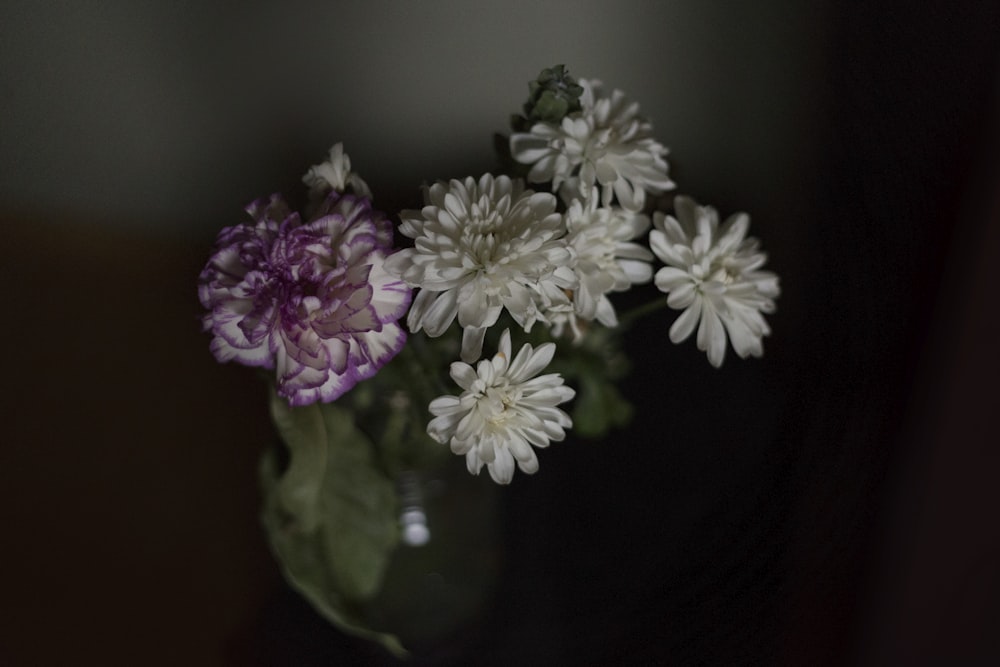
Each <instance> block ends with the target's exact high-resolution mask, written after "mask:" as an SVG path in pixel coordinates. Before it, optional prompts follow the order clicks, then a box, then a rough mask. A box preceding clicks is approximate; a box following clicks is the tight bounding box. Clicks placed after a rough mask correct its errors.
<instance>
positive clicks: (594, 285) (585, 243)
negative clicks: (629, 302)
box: [565, 189, 653, 332]
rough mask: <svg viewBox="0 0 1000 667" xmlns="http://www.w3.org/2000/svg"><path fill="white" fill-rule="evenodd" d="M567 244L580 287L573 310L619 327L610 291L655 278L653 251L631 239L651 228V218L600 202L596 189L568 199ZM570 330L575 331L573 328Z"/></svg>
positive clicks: (610, 325)
mask: <svg viewBox="0 0 1000 667" xmlns="http://www.w3.org/2000/svg"><path fill="white" fill-rule="evenodd" d="M565 222H566V230H567V234H566V242H567V243H568V244H569V246H570V248H572V249H573V254H574V255H575V257H576V262H575V264H574V265H573V270H574V272H575V273H576V275H577V279H578V282H579V285H578V287H577V289H576V290H575V291H574V292H573V304H574V310H573V314H574V315H575V316H577V317H579V318H581V319H583V320H586V321H591V320H594V319H596V320H597V321H598V322H600V323H601V324H603V325H604V326H608V327H613V326H617V325H618V317H617V315H616V314H615V309H614V306H613V305H612V304H611V301H610V299H608V296H607V295H608V294H609V293H611V292H623V291H625V290H628V289H629V288H630V287H631V286H632V285H634V284H637V283H644V282H648V281H649V280H650V279H651V278H652V277H653V267H652V265H651V262H652V261H653V253H651V252H650V251H649V249H648V248H646V247H644V246H642V245H639V244H638V243H634V242H633V241H634V239H636V238H638V237H639V236H641V235H642V234H644V233H645V232H646V230H647V229H649V218H648V217H647V216H645V215H642V214H641V213H634V212H631V211H626V210H625V209H622V208H619V207H617V206H601V205H599V203H598V197H597V193H596V189H595V191H594V192H593V194H592V196H591V197H589V198H588V199H586V200H581V199H576V200H574V201H572V202H571V203H570V205H569V208H568V209H567V211H566V214H565ZM573 330H574V332H577V331H578V328H577V327H576V326H573Z"/></svg>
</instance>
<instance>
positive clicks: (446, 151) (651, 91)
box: [0, 0, 825, 237]
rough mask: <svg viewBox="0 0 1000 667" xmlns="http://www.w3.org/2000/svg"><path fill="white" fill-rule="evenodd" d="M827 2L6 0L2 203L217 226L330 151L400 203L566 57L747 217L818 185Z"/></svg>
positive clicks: (1, 65) (133, 222)
mask: <svg viewBox="0 0 1000 667" xmlns="http://www.w3.org/2000/svg"><path fill="white" fill-rule="evenodd" d="M823 8H824V5H822V4H818V3H795V2H781V1H778V0H769V1H768V2H761V3H756V6H755V7H754V8H753V9H752V10H751V9H748V8H745V7H744V6H743V5H742V4H739V3H724V2H701V1H693V0H684V1H678V2H662V3H651V2H619V3H610V2H596V1H593V0H587V1H582V2H579V1H578V2H536V1H531V2H521V1H515V2H506V3H471V2H465V1H461V0H448V1H442V2H401V1H400V2H393V1H389V0H378V1H373V0H368V1H366V2H316V1H302V0H299V1H294V0H293V1H291V2H280V3H279V2H264V1H261V0H256V1H250V2H221V1H218V0H216V1H180V2H136V1H134V0H130V1H127V2H126V1H111V2H100V3H98V2H93V3H87V2H58V1H57V0H40V1H36V2H18V1H14V2H10V1H8V2H5V3H3V4H2V6H0V93H2V96H3V104H2V106H0V208H3V209H6V210H15V211H16V210H29V211H38V210H42V211H47V210H52V211H54V212H59V213H68V214H70V215H69V216H68V218H69V219H74V218H76V217H80V218H85V219H87V220H88V221H91V222H92V221H94V220H100V221H104V222H106V223H107V224H112V225H119V226H126V227H128V228H130V229H132V230H141V231H143V232H146V231H149V232H155V233H157V234H170V235H193V236H199V237H200V236H205V235H211V234H214V231H215V230H217V229H218V228H219V227H220V226H222V225H225V224H231V223H232V222H235V221H237V220H240V219H241V217H240V216H241V208H242V206H243V205H244V204H245V203H246V202H247V201H248V200H250V199H252V198H255V197H257V196H261V195H264V194H267V193H270V192H272V191H275V190H280V189H286V188H288V187H289V186H292V185H294V184H295V182H296V181H297V179H298V177H299V176H300V175H301V173H302V172H303V171H304V170H305V169H306V168H307V167H308V166H309V165H310V164H313V163H314V162H316V161H318V160H319V159H320V158H322V157H323V155H324V153H325V151H326V149H327V148H328V147H329V146H330V145H331V144H333V143H334V142H336V141H344V142H345V143H346V147H347V150H348V152H349V154H350V155H351V156H352V160H353V162H354V165H355V167H356V168H357V169H358V170H360V171H361V172H362V173H363V175H364V176H365V177H366V178H367V179H368V181H369V182H370V184H371V185H372V186H373V188H374V190H375V194H376V197H382V198H383V199H382V202H381V203H382V204H383V206H385V207H386V208H391V207H392V206H394V205H396V204H409V205H412V204H414V203H419V200H418V197H419V194H418V188H419V185H420V183H421V182H422V181H424V180H428V179H429V180H434V179H438V178H450V177H456V176H463V175H467V174H477V175H478V173H479V172H482V171H486V170H489V169H490V168H491V167H492V165H493V162H492V140H491V137H492V134H493V133H494V132H496V131H506V130H507V119H508V116H509V114H510V113H512V112H515V111H517V110H518V109H519V107H520V104H521V103H522V102H523V100H524V98H525V95H526V91H527V88H526V82H527V81H528V80H529V79H531V78H533V77H534V76H535V75H536V74H537V72H538V71H539V70H540V69H541V68H542V67H545V66H549V65H552V64H555V63H566V64H567V65H568V66H569V67H570V71H571V72H572V73H573V74H575V75H578V76H587V77H595V78H601V79H603V80H604V81H605V82H607V83H609V84H610V85H614V86H615V87H618V88H622V89H623V90H625V91H626V92H627V93H629V94H630V95H631V96H632V97H633V98H635V99H637V100H638V101H639V102H640V103H641V104H642V108H643V111H644V113H645V114H646V115H647V116H648V117H650V118H651V120H652V121H653V123H654V126H655V127H656V129H657V134H658V136H659V138H660V139H661V141H663V142H664V143H665V144H667V145H668V146H669V147H670V148H671V151H672V157H671V161H672V164H673V168H674V175H675V180H677V181H678V182H679V184H680V186H681V190H683V191H684V192H687V193H690V194H692V195H694V196H696V197H699V198H701V199H703V200H707V201H708V202H710V203H711V202H715V203H719V204H720V207H721V208H723V209H726V208H727V205H729V204H731V205H732V206H734V207H740V208H746V209H749V210H751V212H753V211H754V208H753V206H754V204H757V205H758V206H768V205H770V206H772V207H773V206H776V204H777V200H779V199H780V198H781V197H782V196H783V194H786V193H788V192H790V191H794V190H796V189H799V188H800V187H802V186H804V181H803V179H805V178H808V177H809V175H808V169H803V168H802V166H803V161H804V160H805V161H808V159H809V154H810V153H809V151H810V150H811V148H810V147H811V142H812V137H813V136H814V131H815V129H816V127H817V126H818V125H819V124H821V123H822V121H821V119H820V118H819V117H818V115H817V112H818V110H819V109H820V108H821V104H820V100H821V97H822V83H823V76H822V66H823V61H822V56H823V52H824V51H823V49H824V43H825V33H824V12H823ZM767 202H771V204H767ZM724 212H725V211H724ZM757 212H758V214H759V212H760V211H759V208H758V210H757ZM76 214H79V216H77V215H76Z"/></svg>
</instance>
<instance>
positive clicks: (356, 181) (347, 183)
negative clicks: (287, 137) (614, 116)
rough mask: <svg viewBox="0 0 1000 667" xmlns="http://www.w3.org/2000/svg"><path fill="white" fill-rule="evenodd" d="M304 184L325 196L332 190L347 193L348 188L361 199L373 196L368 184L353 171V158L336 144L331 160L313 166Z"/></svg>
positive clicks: (331, 151) (303, 179)
mask: <svg viewBox="0 0 1000 667" xmlns="http://www.w3.org/2000/svg"><path fill="white" fill-rule="evenodd" d="M302 182H303V183H305V184H306V185H308V186H309V189H310V190H311V191H313V192H316V193H319V194H321V195H325V194H326V193H327V192H329V191H330V190H331V189H333V190H336V191H337V192H346V191H347V190H348V188H349V189H350V190H352V191H353V192H354V194H356V195H358V196H360V197H368V198H369V199H370V198H371V196H372V191H371V189H369V187H368V184H367V183H365V182H364V181H363V180H362V179H361V177H360V176H358V175H357V174H355V173H354V172H352V171H351V158H349V157H348V156H347V153H345V152H344V144H342V143H339V144H334V146H333V148H331V149H330V159H329V160H327V161H326V162H322V163H320V164H317V165H313V166H312V167H310V168H309V171H308V172H306V175H305V176H303V177H302Z"/></svg>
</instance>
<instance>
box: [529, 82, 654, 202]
mask: <svg viewBox="0 0 1000 667" xmlns="http://www.w3.org/2000/svg"><path fill="white" fill-rule="evenodd" d="M580 85H581V86H582V87H583V94H582V95H581V96H580V106H581V107H582V109H581V110H580V111H576V112H573V113H570V114H567V115H566V116H565V117H564V118H563V119H562V122H561V123H560V124H558V125H557V124H554V123H545V122H540V123H535V124H534V125H533V126H532V127H531V130H530V131H529V132H515V133H514V134H512V135H511V137H510V152H511V155H512V156H513V157H514V159H515V160H517V161H518V162H521V163H522V164H527V165H531V170H530V171H529V172H528V176H527V179H528V181H529V182H531V183H545V182H548V181H552V189H553V190H554V191H559V190H560V188H563V187H564V188H565V189H566V190H568V191H570V192H572V193H575V196H587V195H588V194H589V193H590V190H591V188H593V187H594V185H595V184H598V185H600V187H601V194H602V201H603V202H604V204H605V205H607V204H610V203H611V198H612V195H614V197H615V198H617V200H618V204H619V205H620V206H622V207H623V208H625V209H628V210H630V211H640V210H642V208H643V207H644V206H645V203H646V192H647V191H648V192H650V193H654V194H659V193H662V192H665V191H666V190H669V189H670V188H672V187H673V186H674V184H673V182H672V181H671V180H670V178H669V177H668V176H667V162H666V160H665V156H666V155H667V149H666V148H665V147H664V146H663V145H662V144H660V143H659V142H658V141H656V139H654V138H653V136H652V129H653V128H652V125H651V124H650V123H649V122H648V121H647V120H645V119H644V118H642V117H641V116H640V115H639V105H638V104H637V103H635V102H631V101H629V100H628V99H627V98H626V96H625V93H623V92H622V91H620V90H614V91H612V92H611V94H610V95H609V94H607V93H606V92H605V91H604V89H603V87H602V85H601V82H600V81H587V80H585V79H581V80H580Z"/></svg>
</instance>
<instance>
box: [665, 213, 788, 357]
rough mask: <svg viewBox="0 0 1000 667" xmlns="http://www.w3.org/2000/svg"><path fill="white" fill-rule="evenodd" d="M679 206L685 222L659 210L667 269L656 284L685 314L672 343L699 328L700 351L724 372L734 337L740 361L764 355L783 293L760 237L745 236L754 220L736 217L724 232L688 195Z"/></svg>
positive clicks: (676, 325)
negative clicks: (771, 317)
mask: <svg viewBox="0 0 1000 667" xmlns="http://www.w3.org/2000/svg"><path fill="white" fill-rule="evenodd" d="M674 209H675V211H676V213H677V218H673V217H671V216H668V215H664V214H662V213H655V214H654V215H653V226H654V227H655V229H654V230H653V231H651V232H650V233H649V244H650V247H651V248H652V249H653V252H654V253H655V254H656V256H657V257H659V258H660V260H662V261H663V263H664V264H666V265H667V266H665V267H663V268H661V269H660V270H659V271H657V273H656V276H655V277H654V281H655V283H656V287H657V288H659V290H660V291H662V292H666V293H668V295H669V296H668V297H667V304H668V305H669V306H670V307H671V308H675V309H677V310H680V309H684V312H683V313H681V315H680V316H679V317H678V318H677V320H676V321H675V322H674V324H673V326H671V327H670V340H671V341H673V342H674V343H679V342H681V341H683V340H684V339H686V338H687V337H688V336H690V335H691V333H692V332H693V331H694V329H695V327H696V326H697V327H698V338H697V341H698V349H699V350H702V351H707V352H708V360H709V362H711V364H712V365H713V366H716V367H718V366H721V365H722V360H723V357H724V356H725V352H726V334H727V333H728V335H729V340H730V341H731V342H732V345H733V349H735V350H736V354H738V355H739V356H740V357H743V358H746V357H747V356H751V355H752V356H755V357H759V356H761V355H762V354H763V353H764V347H763V341H762V338H763V337H764V336H766V335H768V334H770V333H771V330H770V328H769V327H768V325H767V322H766V321H765V320H764V316H763V314H762V313H772V312H774V308H775V305H774V299H775V298H776V297H777V296H778V295H779V293H780V289H779V287H778V276H776V275H775V274H773V273H771V272H770V271H761V270H760V267H761V266H763V264H764V262H765V261H766V260H767V256H766V255H765V254H764V253H762V252H759V251H758V242H757V240H756V239H754V238H745V237H746V233H747V229H748V227H749V226H750V218H749V216H748V215H747V214H746V213H737V214H735V215H732V216H730V217H729V218H728V219H727V220H726V221H725V223H724V224H723V225H722V227H721V228H720V227H719V215H718V213H717V212H716V211H715V209H713V208H711V207H708V206H704V207H703V206H699V205H698V204H697V203H696V202H695V201H694V200H692V199H690V198H688V197H676V198H675V199H674Z"/></svg>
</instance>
